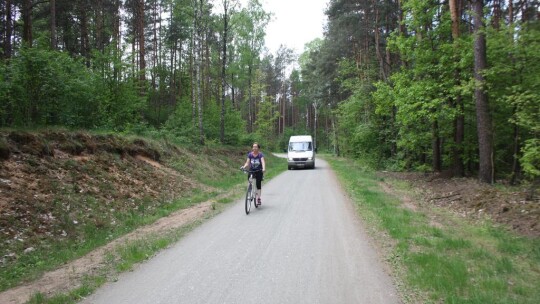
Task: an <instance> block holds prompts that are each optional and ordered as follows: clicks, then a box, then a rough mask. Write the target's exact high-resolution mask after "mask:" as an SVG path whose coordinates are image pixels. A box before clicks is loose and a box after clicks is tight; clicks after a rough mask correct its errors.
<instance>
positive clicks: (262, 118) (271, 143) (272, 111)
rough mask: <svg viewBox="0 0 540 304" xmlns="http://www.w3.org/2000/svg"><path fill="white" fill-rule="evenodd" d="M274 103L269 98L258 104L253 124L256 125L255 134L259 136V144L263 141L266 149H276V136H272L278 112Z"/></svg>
mask: <svg viewBox="0 0 540 304" xmlns="http://www.w3.org/2000/svg"><path fill="white" fill-rule="evenodd" d="M276 108H277V107H276V105H275V104H274V103H272V102H271V101H269V100H266V101H264V102H261V103H260V104H259V112H258V116H257V121H256V122H255V125H256V127H257V129H256V131H255V134H256V136H257V138H260V141H261V144H262V143H263V142H264V143H265V146H266V149H267V150H268V151H275V150H276V149H277V146H278V144H277V138H275V137H274V135H273V134H274V127H275V125H276V121H277V120H278V118H279V112H278V111H276Z"/></svg>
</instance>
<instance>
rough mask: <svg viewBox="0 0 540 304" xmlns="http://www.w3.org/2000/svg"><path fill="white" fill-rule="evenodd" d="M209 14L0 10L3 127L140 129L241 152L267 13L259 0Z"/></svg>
mask: <svg viewBox="0 0 540 304" xmlns="http://www.w3.org/2000/svg"><path fill="white" fill-rule="evenodd" d="M214 4H215V3H213V2H209V1H206V0H176V1H172V0H166V1H161V0H149V1H143V0H99V1H66V0H53V1H35V0H24V1H12V0H9V1H3V2H2V3H0V14H1V18H0V23H1V27H0V43H1V45H0V46H1V56H0V57H1V61H0V70H1V71H2V75H0V81H1V83H0V127H17V126H25V127H40V126H48V125H63V126H68V127H74V128H81V127H82V128H112V129H116V130H142V129H145V128H147V129H148V130H149V131H151V130H153V129H156V131H158V132H168V134H170V135H173V136H179V137H180V138H183V140H184V141H189V142H197V143H203V142H204V141H205V140H206V139H218V140H220V141H221V142H224V143H239V142H240V141H241V140H242V138H244V137H246V138H247V137H249V136H247V134H246V132H247V131H248V130H249V131H254V130H255V128H254V122H255V121H254V119H256V116H257V115H256V114H257V113H256V112H255V111H256V110H257V108H258V107H257V105H256V104H254V102H255V101H254V99H253V98H248V96H254V95H255V96H259V95H260V92H253V91H252V87H251V86H250V83H251V82H252V81H254V80H253V79H254V77H255V75H256V71H258V69H259V68H260V65H259V63H260V60H261V57H262V52H263V46H264V34H265V26H266V24H267V23H268V21H269V15H268V14H267V13H266V12H264V10H263V9H262V6H261V4H260V2H259V1H258V0H251V1H249V2H248V5H247V6H246V7H245V8H241V7H240V4H239V2H238V1H237V0H223V1H222V5H223V6H222V8H217V7H214ZM221 10H223V11H221ZM216 11H217V13H215V12H216ZM16 23H17V24H21V25H22V26H20V27H15V24H16ZM260 90H264V86H261V88H260ZM248 108H249V109H251V112H249V111H247V112H246V111H245V109H248ZM186 109H191V111H186ZM216 109H219V110H216ZM178 116H183V117H178ZM242 116H244V117H242ZM243 121H245V122H246V123H243ZM194 126H196V128H194ZM247 126H249V129H248V128H247ZM152 132H153V131H152Z"/></svg>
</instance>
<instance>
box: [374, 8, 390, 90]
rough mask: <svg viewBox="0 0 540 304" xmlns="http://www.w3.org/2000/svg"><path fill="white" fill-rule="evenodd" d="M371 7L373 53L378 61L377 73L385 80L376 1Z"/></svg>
mask: <svg viewBox="0 0 540 304" xmlns="http://www.w3.org/2000/svg"><path fill="white" fill-rule="evenodd" d="M373 8H374V10H375V24H374V25H373V30H374V31H375V53H376V55H377V60H378V61H379V75H380V77H381V79H383V80H386V79H387V75H386V70H385V67H384V66H385V62H384V60H385V58H384V56H383V54H382V53H381V46H380V43H381V42H380V33H379V8H378V7H377V3H376V2H375V1H373Z"/></svg>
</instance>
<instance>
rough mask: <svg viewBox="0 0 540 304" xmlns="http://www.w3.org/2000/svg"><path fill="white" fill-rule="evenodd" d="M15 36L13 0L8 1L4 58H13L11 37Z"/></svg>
mask: <svg viewBox="0 0 540 304" xmlns="http://www.w3.org/2000/svg"><path fill="white" fill-rule="evenodd" d="M12 35H13V19H12V10H11V0H6V36H5V37H4V58H6V59H9V58H11V52H12V50H11V48H12V46H11V36H12Z"/></svg>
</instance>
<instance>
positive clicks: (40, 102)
mask: <svg viewBox="0 0 540 304" xmlns="http://www.w3.org/2000/svg"><path fill="white" fill-rule="evenodd" d="M1 69H2V70H3V72H4V73H3V78H2V79H1V80H2V83H1V85H0V99H1V100H0V103H1V104H2V107H0V109H1V110H0V117H1V118H0V122H1V123H2V125H3V126H20V127H33V126H50V125H63V126H67V127H74V128H96V127H103V126H106V127H110V128H113V129H123V128H125V127H126V126H127V125H129V124H134V123H138V122H139V121H140V114H139V113H140V110H141V106H142V100H141V98H140V97H138V96H137V94H136V87H135V85H134V83H133V82H131V81H130V80H128V81H113V80H111V79H107V78H102V77H100V76H98V75H97V74H95V73H94V72H93V71H92V70H89V69H87V68H86V67H85V66H84V65H83V64H82V63H81V62H79V61H77V60H75V59H72V58H71V57H69V56H68V55H67V54H66V53H63V52H55V51H49V50H43V49H38V48H23V49H21V50H20V54H19V55H18V56H17V57H15V58H13V60H11V61H10V62H9V64H4V65H2V67H1Z"/></svg>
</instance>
